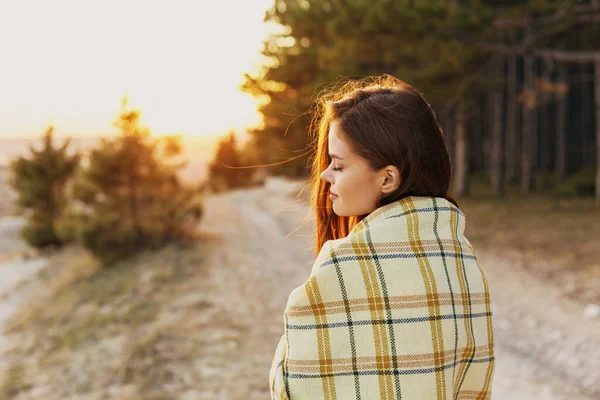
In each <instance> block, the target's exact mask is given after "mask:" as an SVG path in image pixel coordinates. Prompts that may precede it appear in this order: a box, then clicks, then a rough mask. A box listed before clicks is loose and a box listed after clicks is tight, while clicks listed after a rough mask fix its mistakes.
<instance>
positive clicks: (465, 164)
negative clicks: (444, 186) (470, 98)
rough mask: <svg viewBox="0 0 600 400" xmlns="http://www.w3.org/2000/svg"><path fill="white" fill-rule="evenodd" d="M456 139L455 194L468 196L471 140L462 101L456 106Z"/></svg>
mask: <svg viewBox="0 0 600 400" xmlns="http://www.w3.org/2000/svg"><path fill="white" fill-rule="evenodd" d="M454 139H455V142H454V145H455V149H456V155H455V158H454V159H455V169H454V194H455V195H456V196H467V195H468V194H469V141H468V137H467V131H466V129H465V110H464V104H463V102H462V101H460V102H459V103H458V104H457V106H456V125H455V130H454Z"/></svg>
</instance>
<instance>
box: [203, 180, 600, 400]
mask: <svg viewBox="0 0 600 400" xmlns="http://www.w3.org/2000/svg"><path fill="white" fill-rule="evenodd" d="M301 188H302V183H300V182H287V181H284V180H278V179H273V180H271V181H269V184H268V185H267V187H266V188H260V189H252V190H245V191H236V192H232V193H228V194H223V195H219V196H215V197H212V198H210V199H209V200H208V202H207V220H205V221H204V222H203V226H204V229H206V230H208V231H212V232H215V233H220V234H222V235H223V236H224V238H225V239H226V240H224V241H223V244H222V245H221V246H220V247H219V248H217V249H215V253H214V254H213V257H214V259H213V262H211V265H212V270H211V274H210V282H209V283H210V284H209V285H208V286H210V287H211V288H213V289H212V290H214V293H213V294H212V295H211V297H212V298H213V302H214V304H215V307H217V308H218V309H219V311H218V312H217V311H216V312H215V315H221V318H223V316H224V315H226V316H227V319H228V320H230V321H236V325H237V326H241V327H242V328H241V329H240V330H238V333H237V334H236V337H238V339H239V340H237V341H236V343H239V344H238V345H237V346H235V347H234V348H232V349H231V350H230V351H225V350H223V351H222V352H221V354H220V356H215V357H213V358H211V362H210V363H208V364H210V366H211V369H209V370H208V371H210V373H208V374H207V375H206V381H205V382H203V383H202V387H203V388H204V389H205V390H203V393H204V395H205V396H206V397H202V398H207V399H208V398H218V399H265V398H267V397H266V396H268V392H267V387H266V380H267V379H268V377H267V374H268V367H269V366H270V361H271V357H272V355H273V351H274V349H275V346H276V344H277V341H278V340H279V338H280V336H281V334H282V333H283V319H282V316H283V309H284V308H285V304H286V302H287V297H288V295H289V293H290V292H291V291H292V290H293V289H294V288H295V287H297V286H299V285H301V284H302V283H303V282H304V281H305V280H306V279H307V277H308V275H309V273H310V268H311V266H312V260H313V258H312V238H311V237H310V235H312V232H313V229H314V221H312V220H310V221H308V222H306V221H305V217H306V215H307V213H308V211H309V209H308V205H307V202H306V199H298V198H297V196H296V195H297V193H298V192H299V190H300V189H301ZM305 195H306V193H304V194H303V196H305ZM310 217H312V215H311V216H310ZM299 227H300V229H298V228H299ZM293 231H295V232H293ZM291 232H293V233H291ZM290 233H291V234H290ZM474 245H475V248H476V251H477V254H478V257H479V259H480V261H481V263H482V266H483V268H484V269H485V271H486V273H487V275H488V280H489V283H490V292H491V295H492V301H493V312H494V331H495V336H496V357H497V361H496V373H495V379H494V384H493V391H492V393H493V398H494V399H499V400H503V399H511V400H520V399H523V400H524V399H531V400H535V399H540V400H541V399H544V400H563V399H564V400H566V399H571V400H583V399H589V400H591V399H593V398H598V397H597V396H598V393H599V392H598V390H599V386H598V385H599V383H598V382H600V368H599V366H600V351H599V349H600V337H599V336H600V335H599V334H598V332H600V321H599V320H598V319H597V318H596V319H589V318H584V317H583V307H582V306H581V305H578V304H572V303H566V302H564V301H563V300H561V297H560V289H559V288H554V287H548V286H544V285H542V284H540V283H539V282H538V281H537V280H536V279H535V277H532V276H530V275H528V274H527V272H526V271H525V270H524V269H523V268H522V265H520V263H519V259H518V255H515V254H502V256H500V255H499V254H498V253H496V252H494V251H493V250H491V249H478V248H477V246H476V244H475V243H474ZM223 332H225V333H223ZM239 332H241V333H239ZM226 333H227V331H226V330H223V331H222V333H221V334H226ZM215 334H217V335H218V333H215ZM225 354H227V355H226V356H224V355H225ZM208 364H207V365H208ZM223 375H226V376H227V380H228V379H229V378H230V377H232V376H235V378H234V379H235V381H236V383H235V384H227V382H225V381H224V380H222V379H221V378H220V377H222V376H223ZM248 388H250V393H248ZM582 388H585V389H586V390H587V395H585V394H582V393H581V390H580V389H582ZM594 391H595V394H594Z"/></svg>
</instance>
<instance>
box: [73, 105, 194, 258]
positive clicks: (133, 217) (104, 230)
mask: <svg viewBox="0 0 600 400" xmlns="http://www.w3.org/2000/svg"><path fill="white" fill-rule="evenodd" d="M115 126H117V127H118V128H119V129H120V130H121V134H120V135H119V136H117V137H115V138H111V139H103V140H102V141H101V143H100V145H99V146H98V147H97V148H95V149H93V150H92V151H91V152H90V154H89V157H88V159H87V166H86V168H85V169H84V170H83V171H82V173H81V174H80V175H79V176H78V179H77V181H76V183H75V185H74V187H73V197H74V199H75V200H76V201H77V206H76V207H74V210H73V214H74V216H73V215H72V221H75V224H76V225H77V224H78V226H77V227H76V228H77V230H78V237H79V238H80V239H81V240H82V242H83V244H84V246H85V247H86V248H88V249H89V250H90V251H92V253H94V254H95V255H96V256H97V257H98V258H100V260H101V261H103V263H104V264H105V265H112V264H113V263H114V262H115V261H117V260H120V259H123V258H126V257H129V256H131V255H133V254H135V253H137V252H139V251H141V250H143V249H157V248H160V247H162V246H164V245H166V244H167V243H169V242H172V241H174V240H178V239H182V238H183V237H184V236H185V234H186V232H185V224H186V220H187V219H189V217H190V215H191V214H194V215H195V217H196V218H197V219H199V218H200V217H201V215H202V210H203V208H202V205H201V203H200V202H199V201H198V191H196V190H194V189H192V188H188V187H185V186H184V185H183V184H182V182H181V181H180V179H179V177H178V175H177V171H178V170H179V169H180V168H181V167H183V166H184V165H185V162H184V161H182V160H180V158H181V154H182V148H181V142H180V137H177V136H175V137H165V138H160V139H153V138H152V137H151V135H150V131H149V130H148V129H147V128H144V127H142V125H141V124H140V112H139V111H135V110H129V109H127V108H126V100H124V101H123V107H122V111H121V114H120V115H119V117H118V119H117V121H116V122H115Z"/></svg>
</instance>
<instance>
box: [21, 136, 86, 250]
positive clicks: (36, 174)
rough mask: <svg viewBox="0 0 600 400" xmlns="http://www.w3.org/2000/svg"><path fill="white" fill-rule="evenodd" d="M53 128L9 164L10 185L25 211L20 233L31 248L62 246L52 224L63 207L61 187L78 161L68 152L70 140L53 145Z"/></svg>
mask: <svg viewBox="0 0 600 400" xmlns="http://www.w3.org/2000/svg"><path fill="white" fill-rule="evenodd" d="M53 137H54V127H53V126H50V127H48V129H47V130H46V131H45V133H44V134H43V138H42V147H41V148H40V149H36V148H34V146H33V145H30V146H29V156H21V157H18V158H17V159H15V160H14V161H13V162H12V163H11V178H10V184H11V186H12V187H13V188H14V189H15V190H16V192H17V194H18V199H17V204H18V205H19V206H20V207H21V208H22V209H24V210H25V211H26V216H27V223H26V225H25V226H24V227H23V230H22V231H21V234H22V236H23V238H24V239H25V240H26V241H27V242H28V243H29V244H31V245H32V246H34V247H39V248H41V247H45V246H49V245H62V244H63V240H62V239H61V238H60V237H59V236H58V234H57V232H56V229H55V223H56V222H57V221H58V219H59V218H60V217H61V215H62V213H63V210H64V209H65V206H66V203H67V198H66V193H65V187H66V184H67V181H68V180H69V178H70V177H71V176H72V175H73V173H74V172H75V169H76V168H77V165H78V163H79V155H78V154H77V153H75V154H72V155H69V154H68V147H69V144H70V139H66V140H65V141H64V143H63V144H62V146H60V147H55V145H54V142H53Z"/></svg>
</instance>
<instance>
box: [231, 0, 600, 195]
mask: <svg viewBox="0 0 600 400" xmlns="http://www.w3.org/2000/svg"><path fill="white" fill-rule="evenodd" d="M265 21H266V22H275V23H277V24H279V25H281V27H282V29H281V30H280V31H279V32H278V33H276V34H273V35H271V36H270V37H269V39H268V40H266V41H265V42H264V46H263V50H262V55H263V56H264V59H265V63H264V67H263V68H262V70H261V71H260V72H259V73H257V74H255V75H252V74H249V73H248V74H246V75H245V82H244V84H243V90H245V91H247V92H248V93H251V94H252V95H254V96H255V97H257V98H258V99H260V100H261V107H260V112H261V113H262V115H263V121H264V123H263V126H261V127H258V128H256V129H253V130H252V131H251V132H250V135H251V140H250V141H249V142H248V143H247V144H246V148H245V149H244V153H245V154H247V157H249V160H251V162H253V163H254V164H255V165H260V166H265V167H266V169H268V170H269V174H276V175H279V174H280V175H285V176H292V177H304V176H307V175H308V174H309V168H310V166H309V165H310V164H309V162H308V157H310V154H311V151H312V150H313V148H312V146H313V144H312V143H310V140H309V135H308V134H307V130H308V128H309V127H310V124H311V121H312V119H313V118H314V111H315V110H314V105H315V99H316V98H317V96H318V95H319V94H320V93H323V92H324V91H327V90H329V89H331V88H332V87H335V86H336V85H338V84H339V83H340V82H342V81H343V80H347V79H353V78H360V77H363V76H367V75H380V74H391V75H393V76H395V77H397V78H399V79H402V80H403V81H405V82H407V83H409V84H411V85H413V86H414V87H416V88H417V89H418V90H419V91H421V92H422V93H423V94H424V96H425V98H426V99H427V100H428V101H429V102H430V104H431V105H432V107H433V109H434V110H435V112H436V115H437V117H438V120H439V122H440V125H441V126H442V129H443V132H444V137H445V140H446V143H447V148H448V150H449V153H450V157H451V160H452V164H453V182H452V191H453V193H454V194H455V195H458V196H467V195H468V194H469V192H470V187H471V182H472V181H475V180H478V181H479V182H485V184H486V187H488V188H489V189H490V190H491V191H492V193H493V194H495V195H498V196H500V195H502V194H503V193H504V192H505V190H506V189H507V188H515V189H516V190H520V191H521V192H522V193H524V194H527V193H532V192H537V191H544V192H550V193H552V194H556V195H559V196H595V197H596V198H600V168H598V163H600V145H598V143H600V1H598V0H588V1H556V0H527V1H466V0H463V1H461V0H452V1H412V0H379V1H375V2H374V1H369V0H353V1H342V0H278V1H276V2H275V4H274V6H273V7H272V8H271V9H270V10H269V11H267V13H266V15H265Z"/></svg>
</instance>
